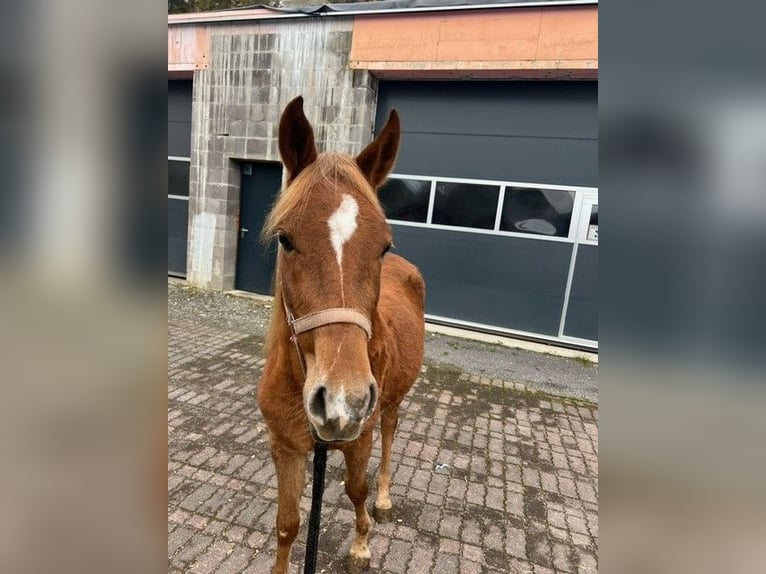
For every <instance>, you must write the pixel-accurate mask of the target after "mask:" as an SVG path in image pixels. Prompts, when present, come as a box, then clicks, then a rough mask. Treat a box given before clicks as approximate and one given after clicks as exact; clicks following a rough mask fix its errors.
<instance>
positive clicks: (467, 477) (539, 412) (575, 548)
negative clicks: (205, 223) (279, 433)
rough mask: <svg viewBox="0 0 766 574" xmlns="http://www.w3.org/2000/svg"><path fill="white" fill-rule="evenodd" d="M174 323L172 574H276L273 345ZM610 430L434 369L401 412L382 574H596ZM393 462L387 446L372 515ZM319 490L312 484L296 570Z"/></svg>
mask: <svg viewBox="0 0 766 574" xmlns="http://www.w3.org/2000/svg"><path fill="white" fill-rule="evenodd" d="M189 315H191V314H189ZM168 323H169V324H168V337H169V341H168V369H169V372H168V374H169V382H168V392H169V408H168V437H169V460H168V469H169V477H168V491H169V492H168V497H169V506H168V513H169V521H168V532H169V534H168V570H169V572H173V573H178V572H191V573H199V574H232V573H240V572H247V573H248V574H249V573H268V572H269V568H270V566H271V564H272V562H273V553H274V549H275V548H276V538H275V535H274V522H275V517H276V477H275V474H274V468H273V465H272V462H271V458H270V455H269V452H268V432H267V430H266V427H265V425H264V423H263V420H262V419H261V417H260V413H259V412H258V409H257V406H256V403H255V389H256V385H257V382H258V379H259V376H260V371H261V368H262V365H263V356H262V349H263V341H262V339H261V338H260V337H259V336H258V335H250V334H248V333H245V332H242V331H243V330H241V329H240V330H237V329H235V328H231V327H230V326H229V327H225V326H223V325H221V324H215V323H214V322H210V321H205V320H204V318H199V317H196V318H195V316H184V313H183V309H181V310H180V311H179V309H177V308H176V309H175V312H174V313H173V315H172V316H171V318H170V319H169V321H168ZM514 387H516V388H514ZM597 421H598V412H597V408H596V406H595V405H592V404H588V403H581V402H573V401H571V400H567V399H559V398H555V397H550V396H543V395H540V394H537V393H534V392H529V391H527V390H525V389H523V388H521V387H520V386H519V385H514V384H513V383H512V382H507V381H499V380H490V379H487V378H480V377H477V376H473V375H471V373H466V372H461V371H458V370H454V369H449V368H446V367H443V366H435V365H425V366H424V368H423V372H422V375H421V377H420V379H419V380H418V382H417V383H416V385H415V387H414V388H413V391H412V393H411V395H410V396H409V399H408V400H405V402H404V403H403V404H402V408H401V417H400V425H399V429H398V433H397V438H396V440H395V442H394V449H393V460H392V465H393V480H394V484H393V486H392V489H391V493H392V498H393V501H394V507H395V521H394V522H393V523H391V524H374V525H373V530H372V533H371V536H370V550H371V552H372V563H371V568H370V570H371V571H372V572H386V573H408V574H421V573H422V574H443V573H444V574H447V573H452V572H455V573H457V572H460V573H466V574H470V573H473V572H492V573H500V572H503V573H505V572H511V573H540V574H542V573H552V572H596V569H597V558H596V555H597V539H598V514H597V480H598V466H597V450H598V431H597ZM379 457H380V447H379V443H376V446H375V449H374V451H373V458H372V460H371V463H370V470H371V472H370V473H369V475H368V476H369V478H370V484H371V487H372V488H371V496H370V498H369V506H370V508H371V505H372V502H373V500H374V495H373V493H374V477H375V474H374V472H375V471H376V470H377V466H378V463H379V460H380V458H379ZM309 462H310V461H308V462H307V469H308V468H310V467H309V466H308V464H309ZM342 464H343V460H342V455H341V454H340V453H338V452H331V453H330V455H329V458H328V469H327V487H326V490H325V500H324V507H323V512H322V524H323V529H322V534H321V538H320V553H319V560H318V563H319V568H318V571H322V572H328V573H329V572H342V571H343V567H342V561H343V558H344V557H345V554H346V553H347V552H348V548H349V546H350V544H351V539H352V532H353V520H354V513H353V509H352V506H351V503H350V502H349V501H348V499H347V498H346V496H345V494H344V492H343V486H342V483H341V481H342V473H343V468H342ZM310 488H311V484H310V474H309V475H307V481H306V489H305V490H304V496H303V499H302V501H301V507H302V517H303V525H302V527H301V531H300V533H299V535H298V540H297V541H296V544H295V546H294V550H293V560H292V562H293V571H294V572H301V571H302V569H301V567H300V564H301V563H302V556H303V550H304V544H303V542H304V541H305V535H306V530H305V521H306V517H307V515H308V510H309V507H310Z"/></svg>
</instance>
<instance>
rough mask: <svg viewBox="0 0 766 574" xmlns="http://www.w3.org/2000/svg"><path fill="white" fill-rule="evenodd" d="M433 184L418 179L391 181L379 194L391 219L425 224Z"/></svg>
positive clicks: (387, 215)
mask: <svg viewBox="0 0 766 574" xmlns="http://www.w3.org/2000/svg"><path fill="white" fill-rule="evenodd" d="M430 195H431V182H430V181H427V180H417V179H389V180H388V182H387V183H386V184H385V185H384V186H383V187H382V188H381V189H380V191H379V192H378V197H379V198H380V202H381V203H382V204H383V209H384V210H385V212H386V217H388V218H389V219H397V220H399V221H414V222H419V223H425V222H426V219H427V218H428V201H429V197H430Z"/></svg>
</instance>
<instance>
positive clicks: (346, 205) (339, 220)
mask: <svg viewBox="0 0 766 574" xmlns="http://www.w3.org/2000/svg"><path fill="white" fill-rule="evenodd" d="M357 215H359V204H358V203H357V202H356V200H355V199H354V198H353V197H351V196H350V195H348V194H347V193H344V194H343V200H342V201H341V202H340V206H339V207H338V209H336V210H335V213H333V214H332V215H331V216H330V219H328V220H327V226H328V227H329V228H330V241H331V242H332V247H333V249H335V259H336V260H337V261H338V265H339V266H340V265H341V264H342V261H343V244H344V243H346V242H347V241H348V240H349V239H351V237H352V236H353V235H354V232H355V231H356V216H357Z"/></svg>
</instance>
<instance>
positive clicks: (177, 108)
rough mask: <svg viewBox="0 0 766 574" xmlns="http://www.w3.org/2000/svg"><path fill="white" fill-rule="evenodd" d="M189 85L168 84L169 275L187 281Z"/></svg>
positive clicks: (179, 81)
mask: <svg viewBox="0 0 766 574" xmlns="http://www.w3.org/2000/svg"><path fill="white" fill-rule="evenodd" d="M191 120H192V82H191V80H168V274H169V275H175V276H179V277H186V240H187V227H188V222H189V166H190V161H191V159H190V156H191Z"/></svg>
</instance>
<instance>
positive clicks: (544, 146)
mask: <svg viewBox="0 0 766 574" xmlns="http://www.w3.org/2000/svg"><path fill="white" fill-rule="evenodd" d="M597 98H598V94H597V84H596V83H595V82H381V84H380V86H379V96H378V114H377V126H376V127H377V129H378V130H379V129H380V128H381V127H382V125H383V123H385V121H386V119H387V117H388V112H389V110H390V109H391V108H393V107H395V108H396V109H397V111H398V112H399V113H400V116H401V119H402V128H403V136H402V145H401V150H400V152H399V158H398V160H397V164H396V166H395V168H394V170H395V172H396V173H407V174H415V175H441V176H447V177H467V178H478V179H502V180H510V181H529V182H537V183H550V184H562V185H583V186H596V185H597V175H598V173H597V171H598V164H597V152H598V150H597V145H598V142H597V126H598V119H597V104H598V102H597Z"/></svg>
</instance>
